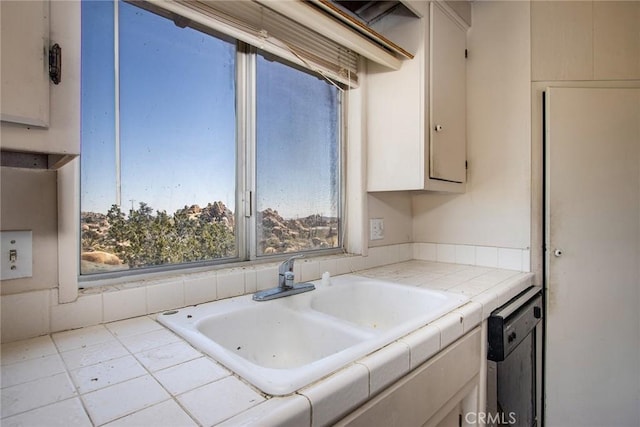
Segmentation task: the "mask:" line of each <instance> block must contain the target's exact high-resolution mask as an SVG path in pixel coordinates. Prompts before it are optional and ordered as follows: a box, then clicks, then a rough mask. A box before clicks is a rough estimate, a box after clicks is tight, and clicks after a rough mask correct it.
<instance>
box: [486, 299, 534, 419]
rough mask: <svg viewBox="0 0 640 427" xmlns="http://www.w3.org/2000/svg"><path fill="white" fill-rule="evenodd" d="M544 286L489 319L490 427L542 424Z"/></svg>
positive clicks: (501, 309) (492, 314)
mask: <svg viewBox="0 0 640 427" xmlns="http://www.w3.org/2000/svg"><path fill="white" fill-rule="evenodd" d="M541 289H542V288H540V287H531V288H529V289H527V290H525V291H523V292H522V293H520V294H519V295H518V296H516V297H515V298H513V299H511V300H510V301H509V302H508V303H506V304H505V305H503V306H502V307H499V308H498V309H496V310H495V311H494V312H493V313H491V316H489V319H488V330H487V339H488V354H487V359H488V362H487V412H486V414H485V415H486V425H488V426H503V425H509V426H526V427H535V426H538V425H539V424H540V423H539V421H538V420H539V419H540V410H541V406H540V405H541V404H540V402H541V393H540V388H539V387H538V384H539V383H540V382H541V373H540V367H541V360H542V352H541V342H542V341H541V338H542V336H541V326H542V324H541V323H540V320H541V319H542V313H543V311H542V307H543V305H542V291H541Z"/></svg>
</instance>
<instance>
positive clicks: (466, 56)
mask: <svg viewBox="0 0 640 427" xmlns="http://www.w3.org/2000/svg"><path fill="white" fill-rule="evenodd" d="M464 57H465V58H468V57H469V50H467V49H465V50H464Z"/></svg>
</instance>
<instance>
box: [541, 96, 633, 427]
mask: <svg viewBox="0 0 640 427" xmlns="http://www.w3.org/2000/svg"><path fill="white" fill-rule="evenodd" d="M545 117H546V119H545V126H546V190H545V191H546V209H547V211H546V219H547V221H546V256H547V274H546V280H547V282H546V286H547V290H546V292H547V293H546V297H547V300H546V301H547V317H546V322H547V329H546V364H545V405H546V406H545V420H546V425H547V426H549V427H555V426H561V427H571V426H576V427H577V426H580V427H582V426H640V315H639V314H638V313H640V292H639V287H640V281H639V279H640V274H639V271H640V89H603V88H600V89H593V88H592V89H585V88H551V89H549V90H548V91H547V102H546V113H545Z"/></svg>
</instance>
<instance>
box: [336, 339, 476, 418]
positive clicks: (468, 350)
mask: <svg viewBox="0 0 640 427" xmlns="http://www.w3.org/2000/svg"><path fill="white" fill-rule="evenodd" d="M480 340H481V333H480V328H476V329H474V330H473V331H471V332H469V333H468V334H467V335H466V336H464V337H462V338H460V339H459V340H458V341H456V342H455V343H453V344H452V345H450V346H449V347H447V348H446V349H445V350H443V351H442V352H440V353H439V354H438V355H437V356H435V357H434V358H433V359H430V360H428V361H427V362H425V363H424V364H423V365H421V366H419V367H418V368H416V369H415V370H414V371H413V372H411V373H409V374H407V375H406V376H405V377H403V378H401V379H400V380H398V381H397V382H396V383H395V384H393V385H391V386H390V387H389V388H387V389H386V390H384V391H382V393H380V394H379V395H377V396H376V397H374V398H373V399H371V400H369V401H368V402H366V403H365V404H364V405H362V406H361V407H360V408H358V409H356V410H355V411H354V412H353V413H351V414H350V415H348V416H347V417H345V418H343V419H342V420H340V421H339V422H338V423H336V424H335V425H336V427H378V426H379V427H387V426H393V425H396V426H421V425H427V426H437V425H438V424H440V423H442V424H441V425H443V426H446V425H448V424H447V422H450V421H451V419H452V417H453V416H454V415H453V414H452V411H454V410H455V409H454V408H458V407H462V406H461V405H460V404H459V402H461V401H462V400H463V399H464V398H465V397H466V396H469V395H471V393H473V389H474V387H477V386H478V381H479V372H480V364H481V363H484V360H483V357H484V356H483V355H482V352H481V342H480ZM456 418H457V417H456Z"/></svg>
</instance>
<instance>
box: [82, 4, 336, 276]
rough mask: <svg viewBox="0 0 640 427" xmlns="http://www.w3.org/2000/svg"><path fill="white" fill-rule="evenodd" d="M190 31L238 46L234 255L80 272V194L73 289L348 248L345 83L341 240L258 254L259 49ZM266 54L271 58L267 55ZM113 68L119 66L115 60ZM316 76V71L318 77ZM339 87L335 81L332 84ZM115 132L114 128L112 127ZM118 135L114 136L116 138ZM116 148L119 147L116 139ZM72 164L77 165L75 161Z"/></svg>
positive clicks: (151, 7)
mask: <svg viewBox="0 0 640 427" xmlns="http://www.w3.org/2000/svg"><path fill="white" fill-rule="evenodd" d="M135 6H137V7H140V8H141V9H143V10H145V11H147V12H149V13H154V14H157V15H159V16H162V17H164V18H166V19H170V20H175V14H174V13H173V12H170V11H168V10H165V9H163V8H162V7H161V6H160V5H156V4H149V3H146V2H141V3H137V2H136V3H135ZM117 9H118V0H114V14H115V17H114V19H115V20H116V22H114V26H115V27H116V35H115V37H114V39H115V40H114V55H115V57H116V61H117V56H118V49H119V46H118V41H119V40H118V38H119V37H118V35H117V25H118V23H117V19H118V18H117V14H118V12H117ZM189 26H190V27H192V28H194V29H195V30H197V31H200V32H203V33H205V34H208V35H210V36H212V37H217V38H220V39H222V40H225V41H232V42H234V43H235V45H236V64H235V65H236V67H235V69H236V75H235V79H236V81H235V82H236V189H235V192H236V201H235V210H234V215H235V224H236V229H235V234H236V236H235V238H236V256H234V257H229V258H221V259H212V260H205V261H196V262H190V263H182V264H168V265H159V266H149V267H142V268H136V269H132V270H120V271H114V272H102V273H95V274H84V275H83V274H81V271H80V252H81V244H80V241H81V236H82V233H81V231H79V229H80V215H79V213H80V210H81V207H80V200H79V199H80V195H79V194H78V196H77V200H76V201H75V203H74V204H76V205H77V206H76V212H75V215H74V216H76V217H77V219H76V221H77V222H76V224H75V227H76V228H77V229H78V231H77V244H76V248H77V250H76V256H75V258H76V264H77V266H76V267H77V268H76V269H75V270H76V271H77V275H76V277H75V279H76V280H75V281H76V282H77V288H78V287H79V288H84V287H94V286H102V285H105V284H111V283H120V282H126V281H130V280H140V279H146V278H155V277H164V276H166V275H167V273H174V274H175V273H190V272H201V271H208V270H211V269H218V268H233V267H240V266H243V265H247V264H248V263H249V264H253V263H257V262H269V261H275V260H282V259H285V258H288V257H290V256H292V255H299V254H304V255H305V256H317V255H332V254H338V253H345V245H346V232H345V231H346V221H347V218H346V212H345V209H344V207H345V200H346V194H345V192H346V185H345V182H346V180H345V179H344V177H345V173H346V164H345V163H346V162H345V159H346V155H345V151H346V143H345V140H346V127H347V126H346V123H347V117H348V111H347V103H346V102H345V91H347V90H348V88H347V87H346V85H340V87H339V89H340V93H339V98H338V108H339V111H338V112H339V115H338V120H339V124H338V136H337V137H338V159H337V161H338V185H337V186H338V191H339V195H338V208H337V212H338V215H339V221H340V227H339V240H338V246H337V247H335V248H327V249H314V250H307V251H300V252H291V253H277V254H263V255H258V250H257V246H258V241H257V237H258V236H257V233H258V231H257V230H258V224H257V221H258V212H257V210H256V147H257V139H256V105H257V102H256V96H257V91H256V77H257V74H256V73H257V56H258V55H259V52H260V51H259V49H258V48H257V47H255V46H252V45H250V44H247V43H245V42H242V41H240V40H237V39H233V38H232V37H230V36H227V35H225V34H221V33H219V32H218V31H216V30H214V29H212V28H210V27H207V26H206V25H203V24H202V23H195V22H191V23H190V25H189ZM268 55H269V56H271V57H274V56H276V57H277V55H273V54H271V53H268ZM277 60H278V61H279V62H281V63H283V64H285V65H286V66H288V67H292V68H294V69H296V70H298V71H300V72H305V73H309V74H314V70H309V69H306V68H305V67H302V66H300V65H298V64H294V63H292V62H291V61H289V60H287V59H285V58H279V57H278V59H277ZM116 64H117V62H116ZM118 73H119V67H116V82H117V81H118V76H117V75H118ZM316 74H317V73H316ZM330 83H331V84H334V85H336V86H337V84H336V83H334V82H330ZM114 90H115V92H116V104H117V97H118V94H117V92H118V91H117V90H116V89H115V88H114ZM118 115H119V108H118V107H117V108H116V116H118ZM116 132H117V133H118V130H117V129H116ZM117 138H118V136H117V137H116V139H117ZM114 144H117V142H116V141H114ZM74 163H76V162H74ZM76 168H77V170H76V171H75V172H74V174H77V178H76V179H77V183H76V184H75V185H76V187H77V188H78V193H80V192H79V188H80V181H81V175H80V173H79V172H80V165H79V164H76V165H75V166H74V169H76Z"/></svg>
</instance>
